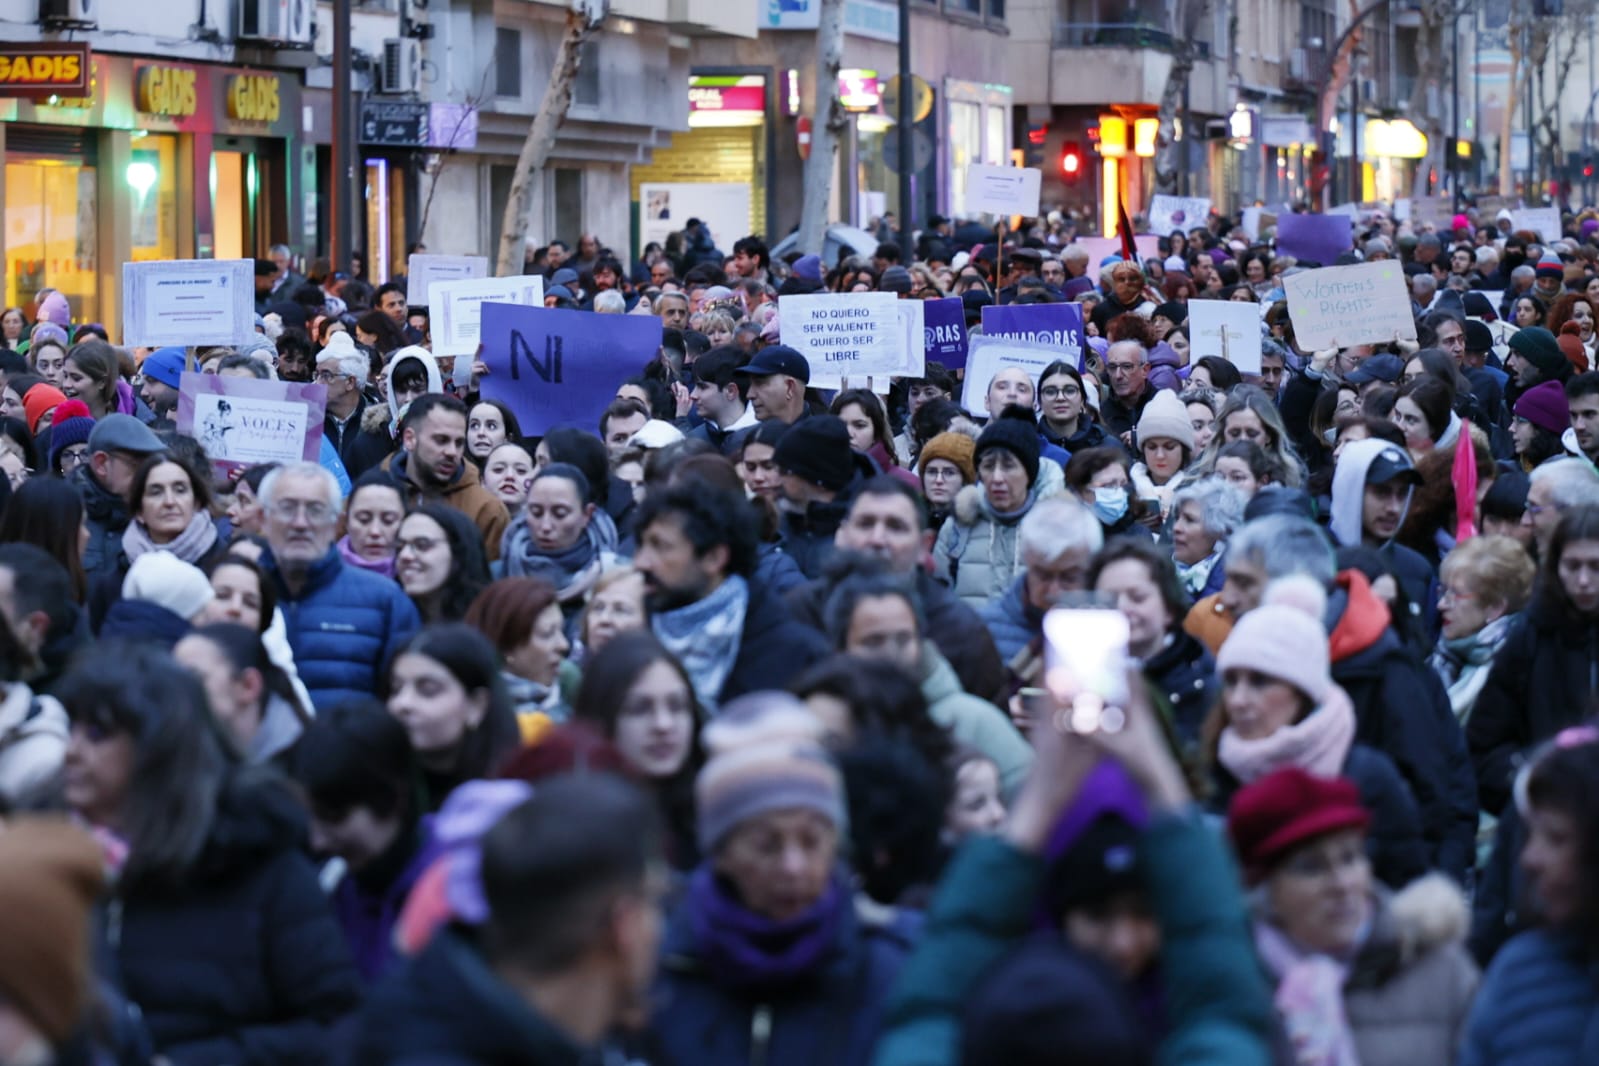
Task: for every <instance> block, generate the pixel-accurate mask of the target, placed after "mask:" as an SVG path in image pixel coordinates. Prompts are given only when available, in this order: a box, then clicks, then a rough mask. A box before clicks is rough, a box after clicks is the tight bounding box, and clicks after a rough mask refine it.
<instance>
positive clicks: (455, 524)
mask: <svg viewBox="0 0 1599 1066" xmlns="http://www.w3.org/2000/svg"><path fill="white" fill-rule="evenodd" d="M411 515H423V516H425V517H427V518H431V519H433V521H435V522H437V523H438V524H439V528H440V529H442V530H444V539H445V540H447V541H449V542H450V576H449V577H448V578H446V579H445V581H444V585H443V587H442V588H440V589H439V591H438V593H437V594H436V595H437V596H438V600H437V602H436V603H435V604H434V606H433V612H432V613H433V614H434V615H435V617H433V618H431V619H429V620H430V621H435V622H459V621H460V620H461V619H463V618H465V617H466V611H467V608H469V607H471V606H472V601H473V600H475V599H477V594H478V593H480V592H482V591H483V589H484V588H485V587H486V586H487V585H488V583H489V580H490V578H489V561H488V557H487V556H485V555H484V554H483V536H482V534H480V533H479V532H478V530H477V526H475V525H473V524H472V520H471V519H470V518H468V517H466V515H464V514H462V513H461V512H460V511H457V510H456V509H455V508H453V507H446V506H445V505H444V504H442V503H424V504H422V505H421V506H420V507H415V508H413V509H412V510H411V512H410V513H409V514H407V515H406V516H405V517H406V518H410V517H411ZM402 522H403V520H402ZM417 607H418V609H421V608H422V607H423V605H422V604H420V603H419V604H417ZM428 613H429V612H428V611H426V610H424V611H423V614H424V615H426V614H428Z"/></svg>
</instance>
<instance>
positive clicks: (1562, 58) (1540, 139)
mask: <svg viewBox="0 0 1599 1066" xmlns="http://www.w3.org/2000/svg"><path fill="white" fill-rule="evenodd" d="M1596 7H1599V5H1596V4H1595V2H1594V0H1568V3H1567V4H1566V6H1565V10H1564V12H1563V13H1562V14H1560V15H1558V16H1555V17H1553V18H1531V23H1532V25H1531V30H1532V47H1531V49H1530V50H1529V53H1528V56H1527V62H1528V65H1529V68H1530V70H1531V72H1532V89H1533V100H1534V101H1536V102H1535V103H1534V104H1533V136H1534V137H1535V139H1536V140H1537V144H1536V145H1533V146H1529V147H1530V148H1532V149H1533V150H1535V151H1537V152H1538V153H1539V154H1540V155H1541V156H1542V157H1543V160H1544V166H1545V170H1546V173H1549V174H1554V173H1556V168H1557V167H1558V166H1559V165H1560V163H1561V162H1562V161H1563V152H1562V149H1561V145H1560V100H1561V96H1562V93H1561V90H1562V89H1563V88H1564V87H1565V84H1566V80H1567V79H1568V78H1569V77H1570V76H1571V68H1572V67H1573V66H1574V65H1575V64H1576V60H1577V51H1578V49H1579V48H1580V47H1582V46H1583V45H1584V44H1585V43H1586V41H1587V38H1588V26H1589V23H1590V22H1591V21H1592V20H1593V18H1594V16H1595V14H1596V13H1599V11H1596ZM1516 17H1519V18H1529V17H1530V16H1528V15H1526V14H1518V15H1517V16H1516ZM1584 117H1585V118H1586V117H1587V116H1586V115H1585V116H1584Z"/></svg>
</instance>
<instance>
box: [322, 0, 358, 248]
mask: <svg viewBox="0 0 1599 1066" xmlns="http://www.w3.org/2000/svg"><path fill="white" fill-rule="evenodd" d="M350 48H351V45H350V0H333V168H332V169H333V173H332V174H331V175H330V178H331V180H332V183H333V189H332V192H333V196H332V198H331V199H330V201H329V208H330V210H329V216H330V217H329V221H330V223H331V226H330V229H331V232H330V233H329V235H328V253H329V258H330V259H331V260H332V262H333V269H334V270H349V269H350V265H351V260H350V253H351V252H353V251H354V250H355V206H354V199H355V198H354V196H353V195H352V194H353V192H354V188H353V186H354V183H355V128H356V126H355V122H354V118H353V115H352V114H351V112H352V110H353V102H354V96H355V94H354V91H353V90H352V88H351V85H350Z"/></svg>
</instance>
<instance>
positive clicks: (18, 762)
mask: <svg viewBox="0 0 1599 1066" xmlns="http://www.w3.org/2000/svg"><path fill="white" fill-rule="evenodd" d="M71 731H72V727H71V725H70V723H69V722H68V721H67V712H66V710H65V709H64V708H63V707H62V706H61V704H60V703H58V702H57V701H56V700H55V698H54V697H51V696H38V695H35V694H34V692H33V690H32V689H30V688H29V687H28V686H27V685H25V684H23V683H22V682H20V681H13V682H12V683H11V684H9V685H7V686H5V691H4V696H3V697H0V801H3V802H4V803H5V805H6V806H7V807H8V808H13V807H17V806H19V805H20V804H21V803H22V802H23V801H26V800H28V799H29V798H31V797H32V796H33V795H34V793H35V791H36V790H37V789H39V788H40V787H42V786H44V785H46V784H48V783H49V782H50V781H51V780H53V779H54V777H55V775H56V772H57V771H58V770H60V769H61V760H62V758H63V757H64V756H65V755H66V751H67V735H68V734H69V733H70V732H71Z"/></svg>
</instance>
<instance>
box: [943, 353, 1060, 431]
mask: <svg viewBox="0 0 1599 1066" xmlns="http://www.w3.org/2000/svg"><path fill="white" fill-rule="evenodd" d="M1061 354H1062V353H1061V350H1060V349H1059V348H1055V347H1051V346H1050V345H1047V344H1035V343H1033V342H1032V341H1018V340H1010V339H1009V338H1006V337H985V336H983V335H982V334H981V333H979V334H977V335H975V336H973V337H972V339H971V341H970V343H969V344H968V347H967V355H966V382H965V385H964V386H963V387H962V389H961V406H962V407H964V408H966V410H968V411H971V412H972V413H974V414H978V415H981V414H984V413H986V412H987V410H988V386H989V383H990V382H992V381H993V380H994V376H995V375H996V374H998V373H999V372H1000V371H1001V370H1004V369H1006V368H1007V367H1013V366H1016V367H1021V368H1022V369H1023V370H1025V371H1027V376H1028V377H1030V378H1032V379H1033V380H1034V381H1035V382H1036V381H1037V380H1038V375H1039V374H1041V373H1043V371H1044V368H1045V367H1046V366H1048V365H1049V364H1051V363H1058V362H1060V361H1061ZM1068 361H1069V360H1068Z"/></svg>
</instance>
